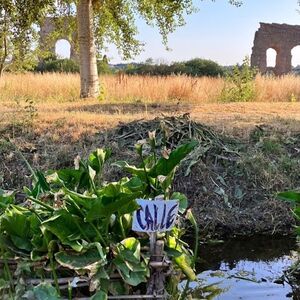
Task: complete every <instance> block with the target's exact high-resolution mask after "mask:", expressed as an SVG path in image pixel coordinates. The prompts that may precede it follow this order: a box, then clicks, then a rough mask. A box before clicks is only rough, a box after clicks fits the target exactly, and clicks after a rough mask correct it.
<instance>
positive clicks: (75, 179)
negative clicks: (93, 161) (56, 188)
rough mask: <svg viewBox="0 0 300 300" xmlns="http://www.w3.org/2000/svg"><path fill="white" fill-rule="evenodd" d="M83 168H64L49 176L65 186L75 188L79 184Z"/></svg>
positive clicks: (53, 180) (52, 180)
mask: <svg viewBox="0 0 300 300" xmlns="http://www.w3.org/2000/svg"><path fill="white" fill-rule="evenodd" d="M82 174H83V170H74V169H62V170H59V171H56V172H55V173H53V174H51V175H50V176H48V179H49V180H50V181H51V182H54V183H61V184H63V186H66V187H68V188H71V189H73V188H74V187H76V186H77V185H78V184H79V181H80V178H81V176H82Z"/></svg>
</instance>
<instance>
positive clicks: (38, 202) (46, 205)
mask: <svg viewBox="0 0 300 300" xmlns="http://www.w3.org/2000/svg"><path fill="white" fill-rule="evenodd" d="M28 199H30V200H31V201H32V202H34V203H37V204H39V205H40V206H42V207H44V208H46V209H47V210H50V211H52V212H53V211H55V209H54V208H53V207H52V206H50V205H48V204H46V203H43V202H42V201H40V200H37V199H35V198H33V197H28Z"/></svg>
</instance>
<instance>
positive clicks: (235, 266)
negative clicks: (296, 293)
mask: <svg viewBox="0 0 300 300" xmlns="http://www.w3.org/2000/svg"><path fill="white" fill-rule="evenodd" d="M296 250H297V246H296V242H295V240H294V239H288V238H285V239H273V240H267V239H265V238H255V239H248V240H243V241H228V242H226V243H224V244H222V245H218V246H205V247H204V246H203V247H202V248H201V252H200V259H199V261H198V264H197V272H198V273H199V275H198V282H193V283H192V284H191V288H192V289H193V297H194V299H210V300H212V299H214V300H235V299H239V300H240V299H245V300H246V299H248V300H260V299H265V298H267V299H271V300H280V299H288V298H287V297H292V290H291V287H290V286H289V285H288V284H278V283H274V281H275V280H277V279H278V278H280V277H281V276H282V275H283V270H285V269H286V268H288V267H289V266H290V265H291V264H292V263H293V262H294V261H295V260H296V259H297V251H296ZM290 299H291V298H290ZM292 299H293V298H292ZM294 299H296V298H294Z"/></svg>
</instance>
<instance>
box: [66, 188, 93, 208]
mask: <svg viewBox="0 0 300 300" xmlns="http://www.w3.org/2000/svg"><path fill="white" fill-rule="evenodd" d="M63 192H64V193H65V195H67V196H68V197H69V198H70V199H72V200H74V202H75V203H76V204H77V205H79V206H82V207H84V208H86V209H90V208H91V207H92V205H93V204H94V202H95V200H97V196H96V195H93V196H87V195H83V194H80V193H76V192H74V191H71V190H69V189H67V188H63Z"/></svg>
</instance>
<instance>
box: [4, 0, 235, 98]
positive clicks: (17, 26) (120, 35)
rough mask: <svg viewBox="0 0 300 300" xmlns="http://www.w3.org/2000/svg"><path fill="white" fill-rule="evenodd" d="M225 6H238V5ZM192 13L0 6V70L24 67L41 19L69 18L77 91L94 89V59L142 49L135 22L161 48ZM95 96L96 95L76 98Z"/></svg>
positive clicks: (189, 4) (148, 2) (19, 0)
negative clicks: (109, 51) (155, 36)
mask: <svg viewBox="0 0 300 300" xmlns="http://www.w3.org/2000/svg"><path fill="white" fill-rule="evenodd" d="M212 1H214V0H212ZM227 1H228V2H229V3H230V4H233V5H236V6H239V5H241V1H236V0H227ZM195 10H196V8H195V6H194V3H193V0H1V2H0V64H1V62H2V64H3V65H4V63H5V62H6V61H8V60H9V58H10V59H11V60H13V59H15V61H16V60H17V57H21V58H22V59H20V60H19V61H21V62H25V60H24V57H25V55H26V54H27V53H30V52H31V51H32V47H33V45H32V43H30V42H32V41H33V40H34V36H35V34H36V33H37V31H38V26H39V24H40V23H41V22H42V20H43V18H44V17H46V16H74V17H76V18H77V24H76V25H75V26H77V29H78V40H79V49H80V66H81V68H80V70H81V81H82V87H83V86H89V85H92V84H93V85H98V83H97V82H96V81H97V80H96V79H95V78H96V76H97V72H96V71H95V68H94V66H93V65H95V62H96V59H95V57H96V55H97V53H99V52H101V51H102V50H103V49H105V46H106V45H108V44H115V45H116V47H117V48H118V50H119V52H120V54H121V55H122V56H123V58H124V59H129V58H131V57H133V56H135V55H136V54H138V53H139V52H140V51H141V50H142V48H143V45H144V44H143V42H141V41H140V40H139V39H138V28H137V24H136V20H137V19H139V18H141V19H143V20H144V21H145V22H146V23H147V24H148V25H150V26H153V27H157V28H158V30H159V32H160V34H161V36H162V41H163V43H164V44H165V45H167V37H168V35H169V34H170V33H172V32H174V31H175V29H176V28H177V27H179V26H183V25H184V24H185V16H186V15H188V14H191V13H193V12H194V11H195ZM85 50H86V51H85ZM88 64H89V65H90V67H89V68H88ZM0 66H1V65H0ZM91 78H93V80H91ZM96 94H97V89H94V90H93V92H89V91H86V92H85V93H82V95H86V96H95V95H96Z"/></svg>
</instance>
